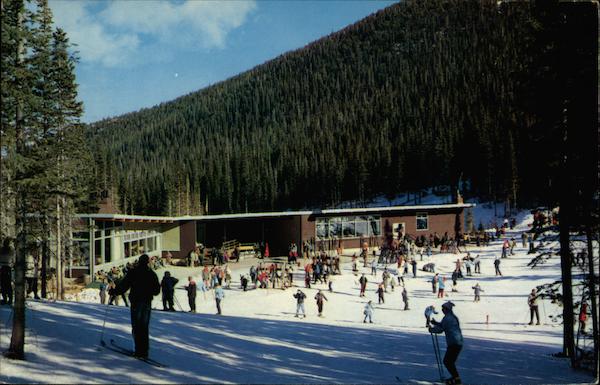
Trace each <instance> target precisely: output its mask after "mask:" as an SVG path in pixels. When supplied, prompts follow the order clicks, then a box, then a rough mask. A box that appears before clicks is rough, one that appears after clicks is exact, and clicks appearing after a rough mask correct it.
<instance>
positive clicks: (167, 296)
mask: <svg viewBox="0 0 600 385" xmlns="http://www.w3.org/2000/svg"><path fill="white" fill-rule="evenodd" d="M177 282H179V280H178V279H177V278H175V277H171V273H170V272H168V271H165V275H164V277H163V279H162V281H160V288H161V289H162V303H163V310H164V311H167V310H168V311H175V307H174V306H173V294H174V293H175V285H177Z"/></svg>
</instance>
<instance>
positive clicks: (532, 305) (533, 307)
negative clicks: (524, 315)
mask: <svg viewBox="0 0 600 385" xmlns="http://www.w3.org/2000/svg"><path fill="white" fill-rule="evenodd" d="M537 299H538V296H537V293H536V291H535V289H531V294H529V297H528V298H527V304H528V305H529V325H533V315H534V314H535V318H536V320H537V324H536V325H539V324H540V313H539V310H538V304H537Z"/></svg>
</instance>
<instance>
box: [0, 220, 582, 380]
mask: <svg viewBox="0 0 600 385" xmlns="http://www.w3.org/2000/svg"><path fill="white" fill-rule="evenodd" d="M518 218H520V219H521V220H522V221H523V222H522V223H519V226H518V227H517V229H515V232H514V233H510V234H508V236H515V238H516V239H517V240H518V241H519V245H518V247H517V248H516V249H515V251H516V255H514V256H510V257H509V258H507V259H502V264H501V269H502V272H503V274H504V276H502V277H496V276H495V275H494V267H493V259H494V257H495V256H496V255H498V254H499V253H500V245H501V243H500V241H497V242H496V243H494V244H493V245H491V246H489V247H487V248H485V247H482V248H480V249H477V248H475V247H473V246H469V248H468V251H470V252H471V254H472V255H476V254H480V255H481V257H482V274H480V275H479V274H477V275H474V276H473V277H466V278H465V279H463V280H459V283H458V290H459V291H458V292H456V293H453V292H450V286H451V281H450V280H449V277H450V273H451V271H452V270H453V268H454V261H455V260H456V258H457V257H459V255H454V254H437V253H436V254H434V255H433V256H432V257H431V260H432V261H433V262H435V263H436V270H437V271H439V272H442V273H444V275H446V276H447V277H448V282H447V291H448V295H449V296H448V297H447V298H446V299H444V300H442V299H437V298H435V297H434V295H433V293H432V292H431V284H430V282H429V280H430V278H431V276H432V274H430V273H424V272H422V271H421V270H419V271H418V274H417V277H416V278H413V277H412V274H411V275H410V276H406V277H405V281H406V287H407V290H408V293H409V297H410V301H409V302H410V309H411V310H408V311H403V310H401V309H403V303H402V300H401V294H400V290H399V289H398V286H396V290H395V291H394V292H388V293H387V294H386V297H385V304H381V305H377V296H376V294H375V288H376V281H380V280H381V271H382V270H383V266H382V265H380V267H379V269H378V273H377V276H376V277H372V276H371V275H370V269H369V271H367V268H363V267H362V264H360V266H361V267H360V269H361V272H366V273H367V277H368V278H369V281H370V282H369V284H368V287H367V298H360V297H359V296H358V293H359V286H358V282H357V277H356V276H354V275H353V274H352V272H351V270H350V264H349V263H346V264H344V266H343V274H342V275H341V276H335V277H334V283H333V287H334V292H333V293H329V292H325V295H326V296H327V298H328V301H327V302H326V303H325V308H324V317H323V318H320V317H317V308H316V304H315V301H314V300H313V297H314V295H315V293H316V289H315V287H316V288H320V289H326V287H325V285H323V284H317V285H315V286H313V288H312V289H304V288H303V289H302V290H304V292H305V293H306V294H307V296H308V298H307V303H306V310H307V313H308V317H307V318H306V319H298V318H294V313H295V302H294V299H293V298H292V294H293V293H294V292H295V290H296V288H294V289H288V290H274V289H269V290H264V289H263V290H250V291H248V292H243V291H241V290H240V289H239V287H238V286H239V284H238V282H235V281H234V284H233V285H232V286H231V289H228V290H226V298H225V300H224V302H223V312H224V315H223V316H217V315H215V314H214V313H215V312H216V307H215V304H214V300H213V294H212V292H208V293H207V294H206V298H203V296H202V294H199V297H198V305H199V306H198V312H199V313H198V314H191V313H184V312H177V313H166V312H162V311H154V312H153V313H152V320H151V326H150V329H151V351H150V356H151V357H152V358H154V359H156V360H158V361H160V362H162V363H164V364H166V365H168V367H166V368H157V367H153V366H150V365H148V364H146V363H144V362H140V361H137V360H135V359H133V358H129V357H126V356H123V355H120V354H117V353H114V352H112V351H109V350H106V349H103V348H101V347H99V341H100V331H101V329H102V320H103V318H104V315H105V314H107V321H106V329H105V332H104V339H105V340H108V339H110V338H114V339H115V340H117V341H118V342H119V343H121V344H122V345H124V346H128V347H129V346H131V335H130V326H129V311H128V309H126V308H124V307H122V306H119V307H117V306H111V307H106V306H102V305H99V304H96V303H81V302H79V303H78V302H57V303H48V302H34V301H32V302H28V310H27V317H28V318H27V320H28V324H27V345H26V351H27V361H22V362H20V361H11V360H6V359H4V358H0V382H4V383H31V382H42V383H140V382H143V383H199V382H201V383H215V382H218V383H397V381H396V379H395V377H396V376H398V377H399V378H401V379H402V380H403V381H405V382H406V383H415V384H416V383H422V381H435V380H437V379H439V377H438V375H437V367H436V361H435V356H434V352H433V348H432V340H431V338H432V337H431V336H430V334H429V333H428V332H427V330H426V329H425V327H424V324H425V319H424V316H423V310H424V308H425V307H426V306H428V305H431V304H434V305H436V307H437V308H438V309H439V308H440V305H441V304H442V303H443V302H444V301H446V300H448V299H449V300H452V301H453V302H454V303H455V304H456V306H455V313H456V314H457V316H458V317H459V319H460V321H461V326H462V330H463V334H464V335H465V346H464V349H463V352H462V353H461V355H460V357H459V359H458V369H459V371H460V373H461V377H462V378H463V382H465V383H467V384H506V383H519V384H546V383H553V384H557V383H587V382H591V381H592V378H591V377H590V376H588V375H587V374H586V373H583V372H576V371H573V370H571V369H569V366H568V363H567V362H566V361H565V360H559V359H555V358H552V357H551V355H550V354H551V353H555V352H558V351H560V350H561V340H562V337H561V333H562V328H561V327H560V326H559V325H554V324H552V323H551V321H550V319H549V318H548V316H549V315H551V314H555V313H557V312H559V311H560V309H558V308H557V307H556V306H555V305H552V304H551V303H549V302H545V301H540V313H541V314H540V316H541V317H542V321H543V322H542V325H541V326H527V322H529V309H528V306H527V295H528V293H529V292H530V291H531V289H532V288H533V287H535V286H536V285H539V284H542V283H547V282H551V281H553V280H555V279H557V278H558V277H559V276H560V269H559V265H558V262H559V261H558V258H556V259H553V260H551V261H550V263H547V264H546V265H544V266H543V267H540V268H536V269H534V270H532V269H530V268H528V267H527V266H526V265H527V263H528V262H529V260H530V259H531V256H528V255H527V254H526V250H525V249H524V248H522V247H521V243H520V238H518V236H519V235H520V233H519V232H518V231H519V230H523V229H526V228H527V223H526V222H527V221H528V220H529V218H528V217H527V216H526V215H520V216H519V217H518ZM463 255H464V254H463ZM460 257H462V255H460ZM424 259H425V260H424V261H423V262H421V261H419V267H421V266H422V265H423V264H424V263H426V262H429V259H428V258H427V257H424ZM233 266H234V273H233V278H234V280H239V273H241V272H242V271H236V270H235V266H236V265H233ZM389 268H390V269H391V270H392V271H393V272H394V273H396V268H395V266H393V265H390V266H389ZM181 269H183V270H177V269H176V268H173V269H171V271H172V272H173V273H174V274H175V275H176V276H178V277H180V278H184V277H185V276H186V275H187V274H188V272H189V269H187V268H186V269H184V268H181ZM240 269H241V267H240ZM246 271H247V268H246V267H243V272H246ZM199 273H200V271H199V270H197V271H196V272H195V275H196V276H198V275H199ZM161 276H162V274H160V273H159V277H161ZM184 281H185V279H181V281H180V285H179V286H181V285H182V284H184ZM476 282H479V283H480V285H481V287H482V288H483V289H484V290H485V292H484V293H482V298H481V302H479V303H474V302H473V290H471V287H472V286H473V285H474V284H475V283H476ZM295 283H296V284H299V285H300V284H302V285H303V280H302V275H301V274H300V272H296V276H295ZM88 294H89V295H87V296H85V297H84V298H88V300H95V299H94V298H95V293H88ZM176 295H177V299H178V302H179V303H180V304H181V306H182V307H183V308H184V309H185V310H187V309H188V307H187V298H186V293H185V291H184V290H181V289H180V288H178V289H177V290H176ZM369 299H371V300H373V302H374V303H375V304H376V305H375V313H374V317H373V319H374V324H363V323H362V317H363V315H362V309H363V307H364V304H365V302H366V301H367V300H369ZM154 306H155V307H156V308H161V307H162V305H161V304H160V300H159V296H157V297H156V299H155V302H154ZM10 316H11V313H10V308H8V307H1V308H0V324H1V326H2V330H1V335H0V349H2V350H4V349H6V348H7V346H8V342H9V332H10V323H9V321H10ZM488 316H489V318H488ZM436 318H437V319H441V314H440V315H438V316H436ZM486 319H488V320H489V323H486ZM440 345H441V348H442V354H443V353H444V350H445V342H444V337H443V336H440Z"/></svg>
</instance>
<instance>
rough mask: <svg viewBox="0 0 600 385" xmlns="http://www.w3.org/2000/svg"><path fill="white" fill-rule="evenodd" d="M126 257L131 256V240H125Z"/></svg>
mask: <svg viewBox="0 0 600 385" xmlns="http://www.w3.org/2000/svg"><path fill="white" fill-rule="evenodd" d="M124 245H125V253H124V254H125V258H129V257H131V244H130V243H129V242H125V243H124Z"/></svg>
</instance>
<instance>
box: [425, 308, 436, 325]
mask: <svg viewBox="0 0 600 385" xmlns="http://www.w3.org/2000/svg"><path fill="white" fill-rule="evenodd" d="M433 314H438V312H437V311H436V310H435V306H433V305H429V306H427V307H426V308H425V327H426V328H429V327H430V326H431V316H432V315H433Z"/></svg>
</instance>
